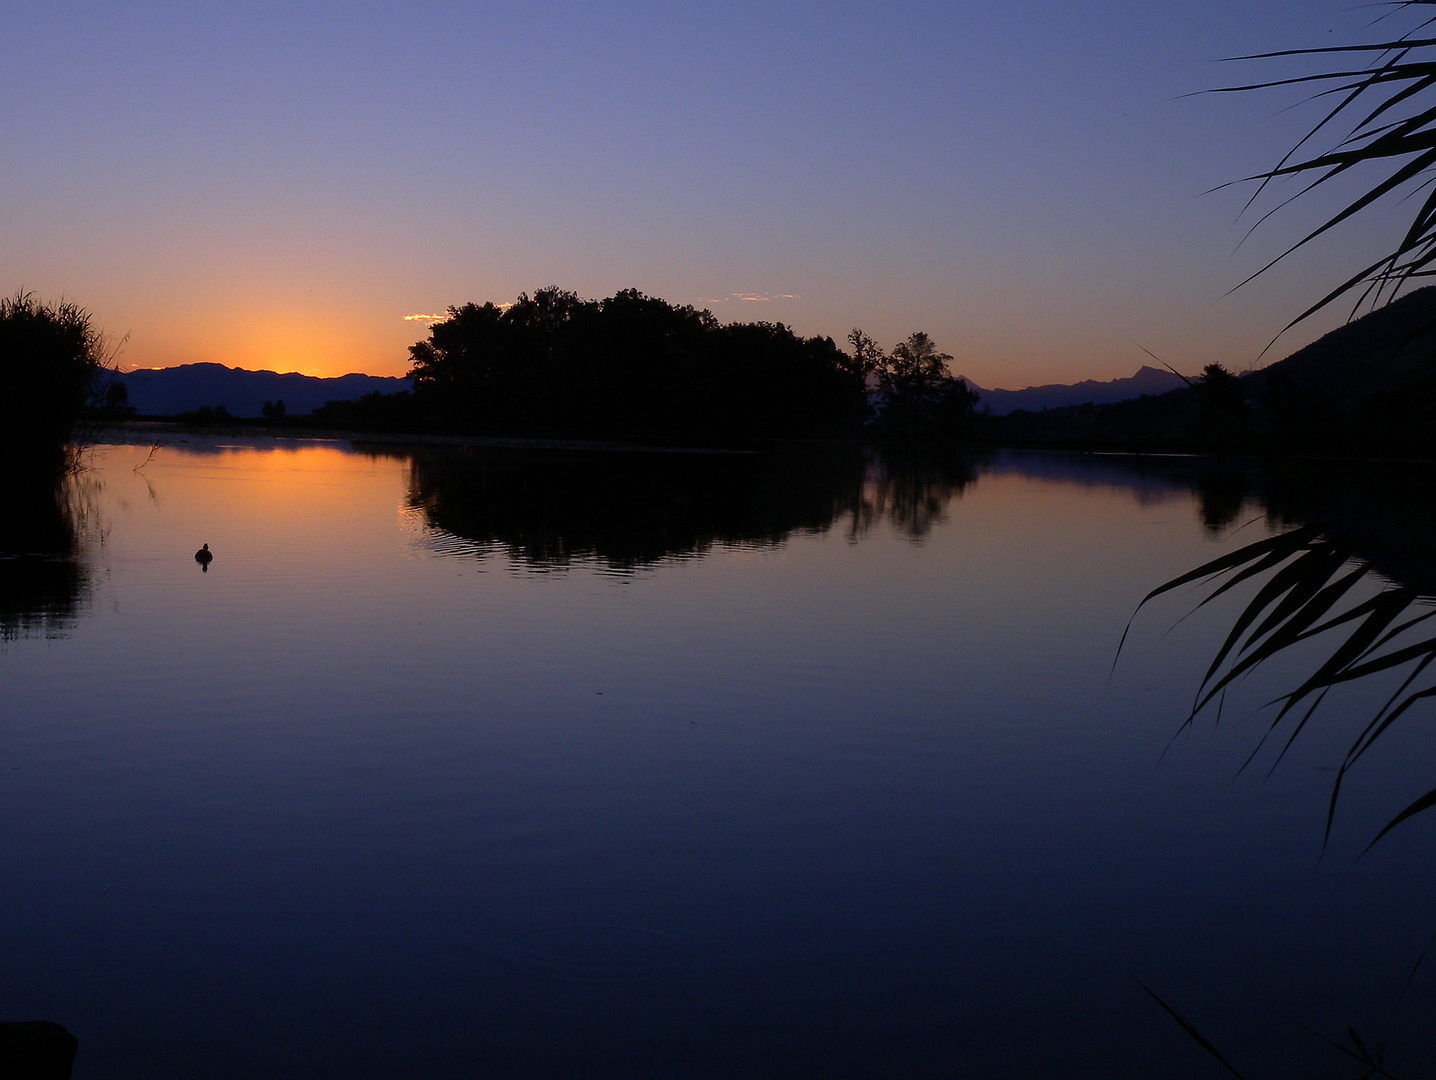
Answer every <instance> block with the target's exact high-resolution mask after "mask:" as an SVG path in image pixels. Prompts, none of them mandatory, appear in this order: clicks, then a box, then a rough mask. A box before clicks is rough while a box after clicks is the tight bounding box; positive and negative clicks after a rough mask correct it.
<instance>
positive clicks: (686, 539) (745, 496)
mask: <svg viewBox="0 0 1436 1080" xmlns="http://www.w3.org/2000/svg"><path fill="white" fill-rule="evenodd" d="M975 477H976V466H975V463H974V461H973V459H972V458H970V457H967V456H963V455H957V454H954V455H950V456H946V457H937V456H933V455H930V454H923V455H919V454H913V455H910V456H906V457H893V456H888V457H880V456H878V455H876V454H875V453H873V452H871V451H868V450H864V449H862V448H860V447H849V448H845V449H838V450H834V449H830V448H826V447H824V448H820V449H816V450H807V451H787V452H769V453H667V452H656V451H631V450H622V451H620V450H611V451H592V452H576V451H573V450H548V451H543V450H538V451H536V450H527V449H526V450H505V449H496V448H484V449H454V448H443V449H439V448H423V449H419V450H415V451H414V452H413V453H412V458H411V467H410V474H409V491H408V502H409V505H410V506H411V507H412V508H414V509H417V510H420V511H422V513H423V514H424V517H425V519H426V521H427V522H428V523H429V524H430V525H431V526H432V527H433V528H435V529H437V530H442V533H443V534H444V536H443V539H441V540H440V541H439V543H438V546H439V548H440V549H441V550H446V551H450V552H461V553H473V554H483V553H485V552H487V551H490V550H499V551H503V552H505V553H506V554H507V555H508V556H509V557H510V558H512V559H515V560H516V561H519V562H522V563H524V564H525V565H528V566H530V567H532V568H535V569H544V568H550V567H557V566H563V565H565V564H567V563H569V562H570V561H572V560H575V559H589V558H591V559H597V560H599V561H600V562H602V563H604V564H606V565H607V566H608V567H610V568H613V569H619V570H624V569H634V568H638V567H643V566H649V565H652V564H654V563H657V562H660V561H662V560H665V559H673V558H680V559H681V558H694V557H698V556H702V555H705V554H707V553H708V552H710V551H712V550H713V549H714V548H715V547H727V548H742V547H766V546H772V545H776V544H781V543H783V542H784V541H786V540H787V539H788V538H789V537H791V536H794V535H797V534H803V533H821V532H826V531H829V530H831V529H835V528H837V529H841V530H842V531H843V532H844V533H845V534H846V535H847V536H848V537H849V539H851V540H856V539H858V538H859V537H860V536H862V535H863V534H864V533H865V532H867V531H868V530H869V529H871V528H872V527H873V526H874V525H875V524H876V523H878V522H887V523H889V524H891V525H892V526H893V527H895V528H896V529H898V530H899V531H900V532H901V533H902V534H904V535H905V536H908V537H909V538H911V539H913V540H921V539H922V538H923V537H925V536H926V535H927V534H928V533H929V532H930V531H931V530H932V528H933V527H934V526H935V525H936V524H937V523H939V522H940V521H942V520H943V518H944V516H945V514H946V513H947V508H948V506H949V504H950V503H951V502H952V500H953V499H955V498H957V497H958V496H960V495H961V494H962V492H963V490H964V489H965V488H967V486H968V485H970V484H971V483H972V482H973V481H974V479H975ZM455 539H457V540H458V541H459V543H457V544H455V543H454V542H453V541H454V540H455Z"/></svg>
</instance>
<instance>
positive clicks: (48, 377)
mask: <svg viewBox="0 0 1436 1080" xmlns="http://www.w3.org/2000/svg"><path fill="white" fill-rule="evenodd" d="M104 366H105V364H104V341H103V338H102V337H101V335H100V333H99V331H97V330H96V329H95V328H94V325H93V324H92V322H91V319H90V314H89V312H87V311H85V310H84V309H83V308H80V307H78V306H77V305H75V304H72V303H70V302H68V301H65V300H62V301H60V302H59V303H57V304H53V305H50V304H42V303H40V302H39V301H38V300H36V299H35V298H34V296H33V295H32V294H30V293H27V292H20V293H16V294H15V296H13V297H10V298H7V299H0V387H3V388H4V392H3V393H0V450H3V451H4V454H5V456H6V459H7V460H8V461H9V462H10V463H12V464H14V465H17V466H19V467H20V468H22V469H25V470H27V471H50V472H57V473H58V472H62V471H64V469H65V467H66V466H67V464H68V463H69V460H70V457H69V453H68V450H67V444H68V443H69V441H70V440H71V438H72V437H73V435H74V432H75V426H76V424H77V422H78V421H79V419H80V416H81V414H82V412H83V411H84V409H85V407H86V405H87V404H89V403H90V399H91V395H92V393H93V391H94V388H95V386H96V382H97V377H98V376H99V374H100V372H101V371H102V370H103V369H104Z"/></svg>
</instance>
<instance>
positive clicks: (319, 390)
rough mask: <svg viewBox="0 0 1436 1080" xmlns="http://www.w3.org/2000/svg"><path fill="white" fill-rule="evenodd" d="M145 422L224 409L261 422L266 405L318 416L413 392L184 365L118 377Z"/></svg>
mask: <svg viewBox="0 0 1436 1080" xmlns="http://www.w3.org/2000/svg"><path fill="white" fill-rule="evenodd" d="M118 381H119V382H121V383H122V384H123V385H124V387H125V389H126V391H127V392H128V393H129V403H130V405H131V406H133V408H134V410H135V412H136V413H137V414H138V415H140V416H174V415H176V414H177V413H185V412H196V411H198V410H199V409H201V408H204V407H205V406H209V407H211V408H213V407H215V406H219V405H223V406H224V407H225V409H227V410H228V411H229V413H230V415H231V416H239V417H255V416H259V415H260V412H261V410H262V409H263V407H264V403H265V402H266V401H271V402H272V401H283V402H284V411H285V412H286V413H287V414H288V415H290V416H303V415H305V414H307V413H310V412H313V411H314V410H315V409H317V408H319V407H320V406H322V405H323V404H324V403H325V402H326V401H354V400H355V399H357V398H361V397H363V396H364V395H365V394H373V393H381V394H393V393H396V392H397V391H400V390H408V389H409V380H408V379H397V378H388V377H385V376H381V375H359V374H351V375H340V376H339V377H338V378H333V379H320V378H316V377H315V376H313V375H300V374H298V373H297V372H290V373H288V374H284V375H281V374H279V373H277V372H273V371H247V370H245V369H244V368H231V367H225V366H224V365H223V364H181V365H180V366H179V367H172V368H150V369H140V370H138V371H130V372H125V373H122V374H121V375H119V376H118Z"/></svg>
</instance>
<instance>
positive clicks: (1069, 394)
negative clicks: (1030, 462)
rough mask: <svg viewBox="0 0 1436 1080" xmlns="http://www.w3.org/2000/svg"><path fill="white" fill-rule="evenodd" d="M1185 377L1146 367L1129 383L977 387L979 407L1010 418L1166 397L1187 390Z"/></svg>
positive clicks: (994, 414)
mask: <svg viewBox="0 0 1436 1080" xmlns="http://www.w3.org/2000/svg"><path fill="white" fill-rule="evenodd" d="M1183 385H1184V384H1183V382H1182V380H1181V377H1180V376H1179V375H1177V374H1175V373H1174V372H1171V371H1168V370H1166V369H1165V368H1154V367H1152V366H1150V365H1148V364H1143V365H1142V366H1141V367H1140V368H1138V369H1137V373H1136V374H1135V375H1130V376H1128V377H1127V378H1125V379H1112V380H1110V381H1109V382H1099V381H1097V380H1096V379H1084V380H1082V381H1081V382H1078V383H1047V384H1044V385H1042V386H1029V387H1027V388H1026V389H1025V390H984V389H982V388H981V387H975V389H976V390H977V391H978V393H979V394H980V395H981V401H980V402H979V405H981V406H986V408H987V410H988V411H989V412H990V413H992V415H993V416H1006V415H1007V414H1008V413H1010V412H1015V411H1017V410H1018V409H1026V410H1028V411H1029V412H1041V411H1042V410H1043V409H1060V408H1063V407H1065V406H1068V405H1108V404H1111V403H1112V402H1114V401H1126V400H1128V399H1130V398H1137V397H1141V396H1142V395H1143V394H1165V393H1166V392H1167V391H1169V390H1177V389H1179V388H1181V387H1182V386H1183Z"/></svg>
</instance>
